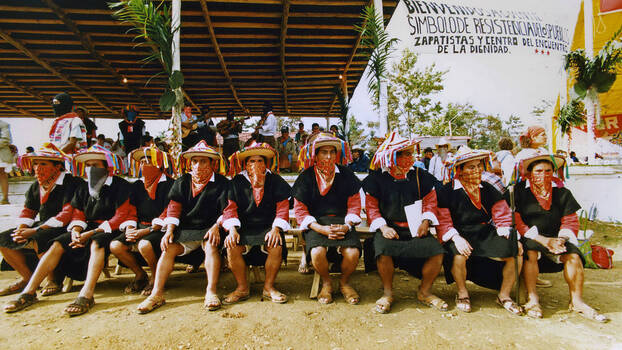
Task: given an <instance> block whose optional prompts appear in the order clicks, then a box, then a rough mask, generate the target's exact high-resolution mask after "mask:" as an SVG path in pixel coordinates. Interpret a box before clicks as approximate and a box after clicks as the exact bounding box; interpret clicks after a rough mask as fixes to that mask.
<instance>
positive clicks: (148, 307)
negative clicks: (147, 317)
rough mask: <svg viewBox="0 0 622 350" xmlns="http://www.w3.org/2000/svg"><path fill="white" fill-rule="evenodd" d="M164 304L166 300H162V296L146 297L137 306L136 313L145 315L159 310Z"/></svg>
mask: <svg viewBox="0 0 622 350" xmlns="http://www.w3.org/2000/svg"><path fill="white" fill-rule="evenodd" d="M164 304H166V300H164V297H163V296H154V295H150V296H148V297H147V299H145V300H143V301H142V302H141V303H140V304H138V307H137V308H136V311H137V312H138V313H139V314H146V313H149V312H151V311H153V310H155V309H157V308H159V307H160V306H162V305H164Z"/></svg>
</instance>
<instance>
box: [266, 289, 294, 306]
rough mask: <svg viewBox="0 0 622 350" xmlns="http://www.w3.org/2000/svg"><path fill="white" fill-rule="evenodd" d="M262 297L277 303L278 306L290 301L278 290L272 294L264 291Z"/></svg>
mask: <svg viewBox="0 0 622 350" xmlns="http://www.w3.org/2000/svg"><path fill="white" fill-rule="evenodd" d="M262 296H263V297H264V298H265V299H267V300H270V301H272V302H273V303H277V304H285V303H286V302H287V300H288V298H287V295H285V294H283V293H281V292H279V291H278V290H275V291H272V292H268V291H266V290H264V291H263V294H262Z"/></svg>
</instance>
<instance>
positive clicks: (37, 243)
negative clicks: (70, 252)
mask: <svg viewBox="0 0 622 350" xmlns="http://www.w3.org/2000/svg"><path fill="white" fill-rule="evenodd" d="M65 157H66V156H65V155H64V154H62V153H61V152H60V150H59V149H58V148H56V146H54V145H53V144H51V143H45V144H44V145H43V147H41V148H40V149H39V150H37V152H36V153H35V152H32V153H30V154H26V155H24V156H22V158H21V162H20V164H21V167H22V168H23V169H24V170H25V171H28V172H30V173H33V172H34V175H35V177H36V179H37V180H36V181H35V182H33V183H32V185H30V188H28V191H26V202H25V203H24V208H23V209H22V212H21V213H20V215H19V217H18V218H17V220H16V222H17V228H12V229H10V230H7V231H4V232H2V233H0V253H1V254H2V256H3V257H4V260H6V262H7V263H8V264H9V265H11V267H13V268H14V269H15V271H17V273H19V275H20V276H21V279H20V280H19V281H17V282H15V283H13V284H11V285H9V286H8V287H6V288H4V289H2V290H1V291H0V295H9V294H14V293H18V292H19V291H20V290H22V289H23V288H24V287H25V286H26V284H27V283H28V280H29V279H30V277H31V276H32V271H31V270H30V267H28V264H27V263H26V255H24V250H26V249H32V250H34V252H35V253H36V254H37V256H39V257H41V256H43V254H44V253H45V252H46V251H47V250H48V248H50V245H51V242H50V241H51V240H52V239H54V238H56V237H57V236H59V235H60V234H62V233H64V232H66V231H67V228H66V226H67V224H68V223H69V220H71V215H72V214H73V208H72V207H71V199H72V198H73V194H74V191H75V189H76V187H77V186H78V184H79V182H81V180H80V179H79V178H75V177H73V176H71V175H70V174H68V173H66V172H65V159H66V158H65ZM37 214H39V220H38V221H35V217H36V216H37ZM58 277H59V278H60V277H62V276H58ZM58 292H60V286H59V283H58V282H56V281H55V280H54V278H53V276H52V275H50V276H48V282H47V285H46V286H45V287H44V288H43V290H42V291H41V295H44V296H47V295H53V294H56V293H58Z"/></svg>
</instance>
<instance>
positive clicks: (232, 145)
mask: <svg viewBox="0 0 622 350" xmlns="http://www.w3.org/2000/svg"><path fill="white" fill-rule="evenodd" d="M216 128H217V129H218V132H219V133H220V136H222V139H223V143H222V153H223V154H224V156H225V158H226V159H229V157H230V156H231V155H232V154H233V153H235V152H237V151H239V150H240V136H239V134H240V133H241V132H242V122H241V121H238V120H235V115H234V113H233V109H229V110H228V111H227V119H225V120H221V121H220V122H219V123H218V125H216Z"/></svg>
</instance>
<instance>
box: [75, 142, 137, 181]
mask: <svg viewBox="0 0 622 350" xmlns="http://www.w3.org/2000/svg"><path fill="white" fill-rule="evenodd" d="M89 160H103V161H105V162H106V163H107V165H108V168H111V169H112V173H113V174H125V173H126V172H127V169H126V166H125V162H124V161H123V158H121V157H120V156H118V155H116V154H114V153H112V152H110V151H109V150H108V149H106V148H104V147H102V146H100V145H97V144H95V145H93V146H91V147H90V148H88V149H86V150H83V151H82V152H79V153H78V154H76V155H75V156H74V157H73V164H74V166H73V170H74V173H75V174H76V175H80V176H82V175H84V164H85V163H86V162H87V161H89Z"/></svg>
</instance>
